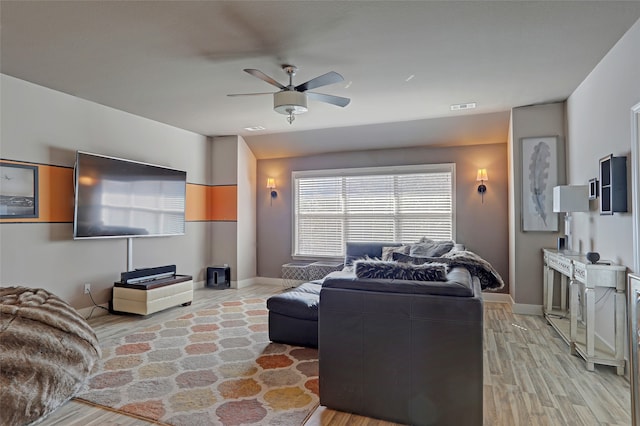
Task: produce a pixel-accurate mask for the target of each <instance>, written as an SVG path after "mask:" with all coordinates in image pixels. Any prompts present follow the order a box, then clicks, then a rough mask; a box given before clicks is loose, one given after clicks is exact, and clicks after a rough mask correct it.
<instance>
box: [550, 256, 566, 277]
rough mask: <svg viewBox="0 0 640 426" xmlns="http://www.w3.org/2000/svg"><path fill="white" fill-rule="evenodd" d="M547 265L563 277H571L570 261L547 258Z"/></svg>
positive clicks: (559, 258)
mask: <svg viewBox="0 0 640 426" xmlns="http://www.w3.org/2000/svg"><path fill="white" fill-rule="evenodd" d="M547 265H548V266H549V268H551V269H555V270H556V271H558V272H560V273H561V274H563V275H566V276H569V277H571V260H568V259H567V258H562V257H558V256H554V255H548V256H547Z"/></svg>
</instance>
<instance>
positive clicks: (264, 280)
mask: <svg viewBox="0 0 640 426" xmlns="http://www.w3.org/2000/svg"><path fill="white" fill-rule="evenodd" d="M255 280H256V284H266V285H275V286H279V287H282V278H268V277H256V278H255Z"/></svg>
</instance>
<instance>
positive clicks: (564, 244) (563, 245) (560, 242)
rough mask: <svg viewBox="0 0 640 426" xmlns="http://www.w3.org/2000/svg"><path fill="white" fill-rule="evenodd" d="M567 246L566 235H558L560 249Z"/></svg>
mask: <svg viewBox="0 0 640 426" xmlns="http://www.w3.org/2000/svg"><path fill="white" fill-rule="evenodd" d="M566 247H567V244H566V240H565V238H564V237H558V251H560V250H564V249H565V248H566Z"/></svg>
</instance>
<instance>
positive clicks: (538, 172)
mask: <svg viewBox="0 0 640 426" xmlns="http://www.w3.org/2000/svg"><path fill="white" fill-rule="evenodd" d="M550 159H551V150H550V149H549V145H547V144H546V143H545V142H544V141H540V142H538V143H537V144H536V145H535V147H534V148H533V153H532V154H531V158H530V161H529V188H530V190H531V199H532V201H533V207H534V209H535V212H536V213H537V214H538V215H539V216H540V218H541V219H542V222H543V223H544V226H545V227H546V226H547V213H546V212H545V199H546V196H545V191H546V189H547V181H548V179H549V166H550Z"/></svg>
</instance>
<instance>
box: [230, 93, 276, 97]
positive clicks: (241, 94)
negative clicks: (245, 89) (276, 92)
mask: <svg viewBox="0 0 640 426" xmlns="http://www.w3.org/2000/svg"><path fill="white" fill-rule="evenodd" d="M258 95H273V92H258V93H229V94H228V95H227V96H232V97H233V96H258Z"/></svg>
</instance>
